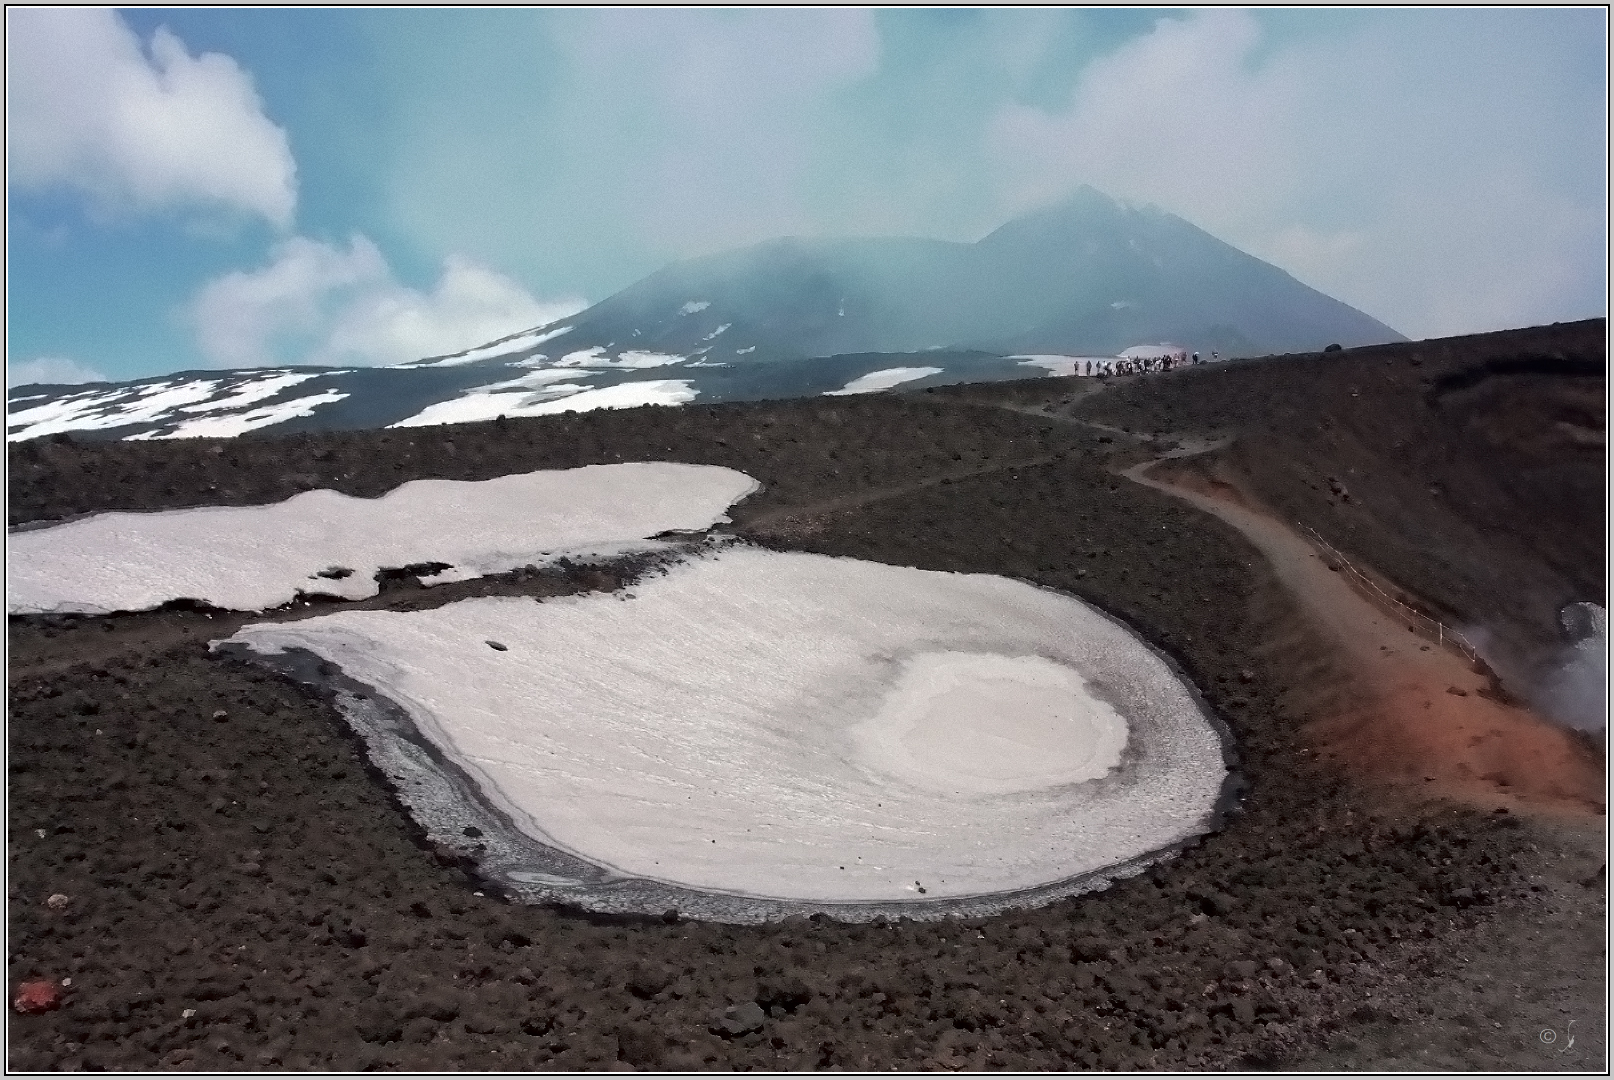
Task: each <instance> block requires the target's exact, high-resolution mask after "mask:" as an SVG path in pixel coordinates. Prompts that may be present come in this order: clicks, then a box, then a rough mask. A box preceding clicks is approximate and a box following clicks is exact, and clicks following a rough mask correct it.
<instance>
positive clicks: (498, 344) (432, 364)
mask: <svg viewBox="0 0 1614 1080" xmlns="http://www.w3.org/2000/svg"><path fill="white" fill-rule="evenodd" d="M570 330H571V327H570V326H557V327H556V328H554V329H553V330H545V329H543V328H542V327H538V328H537V329H533V330H524V331H522V332H521V333H519V334H513V335H511V336H510V337H507V338H501V339H499V340H498V341H494V342H490V343H489V344H487V345H479V346H477V347H476V348H474V349H467V350H465V351H464V352H459V353H454V354H453V355H452V356H444V357H442V358H440V359H437V360H411V361H409V362H408V363H407V364H398V365H396V366H398V367H405V368H439V367H459V366H460V365H461V364H474V363H476V362H477V361H478V360H491V359H493V358H494V357H495V356H508V355H510V354H511V353H516V352H521V351H522V350H523V349H536V348H537V347H538V346H540V345H542V344H543V343H544V342H546V341H549V340H550V339H552V338H558V337H560V336H561V335H562V334H564V333H567V332H569V331H570Z"/></svg>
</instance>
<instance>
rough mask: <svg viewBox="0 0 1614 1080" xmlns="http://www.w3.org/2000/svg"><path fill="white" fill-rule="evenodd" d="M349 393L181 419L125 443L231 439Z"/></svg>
mask: <svg viewBox="0 0 1614 1080" xmlns="http://www.w3.org/2000/svg"><path fill="white" fill-rule="evenodd" d="M277 389H278V388H277ZM264 396H267V395H264ZM348 396H350V395H348V394H346V393H344V392H343V391H341V390H322V391H321V392H319V393H317V394H309V395H307V396H305V397H300V398H292V399H291V400H290V401H277V402H275V403H274V404H273V405H264V406H262V407H260V408H257V409H249V410H247V411H245V412H238V413H230V414H227V415H224V416H199V417H197V418H196V419H194V420H185V421H182V422H181V423H180V424H179V426H178V427H176V428H174V430H173V431H169V432H166V433H159V432H157V431H156V430H152V431H141V432H137V433H136V434H134V435H128V436H125V437H124V442H143V441H146V440H149V439H230V438H234V437H235V436H237V435H241V434H244V433H246V432H248V431H255V430H257V429H258V428H266V427H270V426H272V425H274V424H283V423H285V422H286V421H287V420H294V419H296V418H297V417H299V416H313V415H314V412H315V410H316V409H318V408H319V407H320V406H321V405H329V404H331V403H332V402H335V401H341V400H342V399H343V398H345V397H348Z"/></svg>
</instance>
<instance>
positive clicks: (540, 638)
mask: <svg viewBox="0 0 1614 1080" xmlns="http://www.w3.org/2000/svg"><path fill="white" fill-rule="evenodd" d="M231 642H232V643H237V644H244V645H246V646H248V647H250V648H252V649H254V650H257V651H259V652H261V653H265V654H275V653H279V652H282V651H283V650H285V649H287V648H296V649H304V650H308V651H310V652H312V653H314V654H316V655H318V656H320V657H322V658H324V659H326V660H329V661H331V662H332V663H334V664H336V665H338V666H339V667H340V668H341V669H342V670H343V672H344V673H345V674H346V675H347V676H349V677H351V678H353V679H356V680H358V681H360V682H362V683H365V684H368V685H369V686H371V687H373V688H375V690H376V691H377V692H378V693H380V694H381V695H383V696H385V697H386V698H388V699H390V700H392V701H393V702H395V703H397V704H398V705H399V706H400V707H402V708H403V709H405V710H406V711H407V712H408V713H409V715H410V716H411V718H412V719H413V722H414V724H415V726H416V728H417V729H418V730H419V731H420V732H421V733H422V734H423V735H425V737H426V738H428V739H429V740H431V742H433V743H434V744H435V745H436V746H437V747H438V748H439V749H440V750H441V751H442V752H443V753H444V754H445V755H447V756H448V757H449V758H450V759H451V760H452V761H453V762H455V763H456V764H458V765H459V766H460V767H461V768H463V769H464V770H465V772H466V773H467V774H468V775H469V776H471V777H472V778H473V779H474V780H475V782H476V783H477V785H478V786H479V789H480V791H481V792H482V794H483V796H484V797H485V798H486V799H488V800H489V801H490V802H491V803H492V804H493V805H494V806H495V807H497V808H498V809H499V810H500V811H502V813H503V814H504V815H506V816H507V817H508V819H509V820H511V821H512V822H514V823H515V827H516V828H518V829H520V830H522V831H524V832H526V833H527V834H528V835H530V836H532V837H534V838H536V839H538V840H540V841H542V842H544V843H547V844H549V845H551V846H554V847H558V848H561V849H563V850H565V851H568V852H571V853H573V854H574V855H578V856H581V857H582V858H585V859H587V860H589V861H591V862H593V863H595V864H596V865H599V866H602V867H605V868H607V869H609V870H614V871H616V872H618V873H621V874H623V875H627V876H630V877H641V878H650V879H655V880H659V881H662V882H666V883H672V884H676V885H681V886H686V887H693V888H697V889H702V890H709V891H716V892H723V893H730V894H742V895H748V896H756V897H772V898H779V899H797V900H806V901H812V902H824V903H829V902H859V901H890V900H918V899H921V898H924V899H927V900H936V899H946V898H958V897H965V896H974V895H982V894H992V893H999V892H1003V891H1008V890H1017V889H1023V888H1029V887H1032V886H1037V885H1042V884H1047V883H1052V882H1059V881H1064V880H1067V879H1069V878H1072V877H1074V876H1077V875H1082V874H1087V873H1091V872H1095V871H1102V870H1103V869H1104V868H1106V867H1113V866H1116V865H1118V864H1121V863H1125V862H1127V861H1128V860H1132V859H1135V858H1137V857H1140V856H1143V855H1145V854H1147V853H1150V852H1154V851H1157V850H1160V849H1162V848H1165V847H1168V846H1170V845H1172V844H1174V843H1177V842H1180V841H1182V840H1184V839H1186V838H1188V837H1191V836H1193V835H1196V834H1198V833H1200V832H1203V831H1204V830H1205V829H1206V827H1207V821H1208V818H1209V816H1210V815H1211V813H1212V812H1213V807H1214V804H1215V803H1216V800H1217V798H1218V796H1219V793H1220V791H1221V789H1222V784H1223V781H1224V779H1225V775H1226V770H1225V766H1224V763H1223V756H1222V744H1221V741H1220V738H1219V736H1218V735H1217V733H1216V732H1215V731H1214V730H1213V729H1212V727H1211V725H1210V723H1209V722H1208V720H1207V719H1206V717H1205V715H1204V714H1203V713H1202V712H1201V711H1200V708H1199V707H1198V705H1197V704H1196V702H1195V700H1194V698H1193V696H1192V694H1191V693H1190V691H1189V690H1188V689H1187V687H1186V686H1185V685H1184V684H1183V683H1182V682H1181V681H1180V680H1179V679H1178V678H1177V677H1176V676H1175V675H1174V674H1173V672H1172V670H1171V668H1170V667H1169V666H1168V665H1167V664H1166V662H1165V661H1164V660H1162V659H1161V658H1160V657H1158V656H1157V655H1156V654H1155V653H1154V652H1153V651H1151V650H1150V649H1149V648H1148V647H1146V646H1145V645H1143V644H1142V643H1141V642H1139V641H1138V640H1137V639H1136V638H1135V637H1134V636H1133V635H1132V634H1131V633H1130V632H1129V631H1127V630H1126V629H1125V628H1124V627H1122V626H1121V625H1119V624H1118V623H1116V622H1114V621H1113V620H1111V619H1109V618H1108V617H1106V616H1104V615H1102V614H1101V613H1099V612H1097V611H1095V610H1093V609H1092V608H1090V607H1088V606H1087V605H1085V604H1083V603H1081V602H1080V601H1078V600H1075V599H1073V598H1071V597H1068V596H1064V595H1061V594H1059V593H1055V592H1053V591H1051V590H1046V589H1040V588H1036V587H1034V586H1031V585H1027V584H1024V583H1021V582H1015V581H1011V580H1008V579H1006V578H1001V577H993V576H987V575H965V574H950V573H939V572H934V571H923V570H915V569H909V568H904V567H894V566H884V565H880V564H876V563H869V562H862V561H859V560H853V559H841V558H830V557H826V556H820V555H807V554H800V553H776V552H768V551H762V550H758V549H754V548H749V547H744V546H736V547H729V548H725V549H722V551H721V553H720V554H717V555H711V554H708V555H707V556H705V557H701V558H696V559H693V560H689V561H685V562H682V563H679V564H676V565H674V566H673V567H671V568H670V569H669V570H668V571H667V572H666V573H665V574H664V575H662V576H653V577H651V578H649V579H647V580H644V581H642V582H640V583H638V584H636V585H634V586H633V587H632V588H631V590H630V591H626V592H622V593H619V594H601V593H595V594H588V595H585V596H575V597H561V598H554V599H550V600H546V601H544V602H541V603H540V602H537V601H535V600H532V599H530V598H524V597H498V598H481V599H474V600H465V601H459V602H456V603H452V604H448V605H445V606H443V607H440V608H436V609H433V610H429V611H417V612H395V611H347V612H340V613H336V614H332V615H326V616H320V617H317V618H312V619H305V620H299V621H296V622H282V623H275V624H257V625H252V626H248V627H245V628H244V629H242V630H241V631H240V632H239V633H238V634H237V635H236V636H235V637H234V638H232V639H231ZM516 876H517V877H519V875H516Z"/></svg>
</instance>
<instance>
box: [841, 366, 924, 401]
mask: <svg viewBox="0 0 1614 1080" xmlns="http://www.w3.org/2000/svg"><path fill="white" fill-rule="evenodd" d="M941 372H942V369H941V368H939V367H895V368H885V369H883V370H881V371H871V372H869V373H868V374H867V375H859V376H858V377H857V378H855V379H853V380H852V381H851V382H849V383H847V384H846V385H845V386H843V387H841V388H840V389H839V390H829V391H826V392H825V394H824V396H825V397H839V396H842V395H845V394H872V393H874V392H875V391H877V390H889V389H891V388H892V387H893V386H898V385H900V384H902V383H905V382H913V381H914V380H915V379H923V378H925V377H927V376H930V375H940V374H941Z"/></svg>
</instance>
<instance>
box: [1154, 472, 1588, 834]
mask: <svg viewBox="0 0 1614 1080" xmlns="http://www.w3.org/2000/svg"><path fill="white" fill-rule="evenodd" d="M1193 453H1194V449H1193V447H1189V446H1185V447H1184V448H1183V449H1181V450H1179V451H1177V452H1174V453H1173V454H1171V455H1167V456H1168V457H1177V458H1182V457H1188V456H1191V455H1192V454H1193ZM1162 460H1164V459H1157V460H1155V461H1149V462H1143V463H1141V464H1139V465H1134V466H1133V467H1131V468H1129V469H1127V470H1125V472H1124V473H1123V475H1125V476H1127V477H1128V478H1130V479H1132V480H1135V481H1137V482H1138V483H1140V484H1144V485H1146V486H1148V487H1152V488H1154V489H1156V490H1157V491H1162V492H1164V493H1166V494H1169V495H1172V496H1174V497H1176V498H1179V499H1182V500H1184V501H1186V502H1188V503H1190V504H1192V505H1193V506H1195V507H1197V508H1199V509H1200V510H1203V511H1205V512H1206V513H1209V514H1214V515H1215V516H1216V517H1218V518H1221V519H1222V520H1223V521H1225V522H1227V523H1228V524H1229V525H1232V526H1233V527H1234V528H1236V529H1238V530H1239V531H1240V532H1241V533H1243V534H1244V536H1245V537H1246V538H1248V539H1249V540H1250V542H1251V543H1253V544H1254V545H1255V546H1256V547H1257V548H1258V549H1259V550H1260V551H1261V553H1262V554H1263V555H1265V556H1266V558H1267V560H1268V562H1270V563H1271V565H1272V568H1273V570H1274V571H1275V573H1276V574H1277V576H1278V578H1279V580H1280V581H1281V582H1282V583H1283V584H1284V586H1285V587H1286V588H1287V589H1288V590H1289V591H1290V592H1291V593H1292V594H1293V595H1294V596H1295V597H1296V598H1297V599H1298V600H1299V601H1300V603H1301V605H1302V607H1303V609H1304V610H1305V612H1306V613H1307V614H1308V615H1309V616H1310V617H1311V618H1312V619H1313V620H1314V621H1315V622H1316V623H1317V624H1318V625H1319V626H1320V627H1321V628H1322V629H1324V630H1325V631H1326V632H1327V633H1328V634H1329V636H1330V637H1331V638H1332V639H1333V640H1334V641H1335V642H1336V643H1337V644H1338V645H1339V647H1340V649H1341V650H1342V652H1343V653H1344V655H1345V656H1347V657H1349V659H1350V661H1351V663H1352V666H1353V667H1354V668H1355V670H1356V672H1357V673H1358V676H1359V677H1358V682H1359V684H1360V694H1359V695H1358V696H1359V697H1360V699H1361V700H1360V704H1358V705H1356V706H1354V707H1349V708H1347V709H1345V710H1344V711H1343V712H1340V713H1337V714H1335V715H1325V716H1323V717H1322V718H1320V719H1316V720H1313V721H1312V722H1311V724H1310V725H1309V731H1310V733H1311V738H1310V739H1309V740H1308V743H1309V746H1308V749H1309V751H1310V752H1311V753H1313V754H1318V755H1322V756H1323V757H1324V758H1327V759H1332V760H1334V761H1336V762H1337V763H1338V764H1340V765H1342V766H1345V767H1347V768H1350V769H1352V770H1353V771H1359V772H1361V773H1362V774H1364V775H1366V776H1369V777H1372V778H1375V779H1380V780H1386V781H1390V782H1392V783H1393V784H1395V785H1396V786H1397V787H1400V788H1402V789H1404V790H1408V791H1411V792H1413V793H1415V794H1421V795H1440V796H1445V797H1449V798H1454V799H1457V800H1459V801H1463V802H1467V803H1470V804H1472V805H1477V806H1482V807H1509V808H1514V809H1522V810H1534V811H1545V812H1550V813H1560V814H1569V815H1571V816H1583V815H1591V816H1596V815H1599V814H1601V813H1602V810H1603V807H1602V801H1603V791H1604V787H1603V775H1602V769H1601V767H1600V764H1599V763H1597V762H1595V761H1593V760H1592V758H1591V756H1590V755H1589V754H1587V753H1586V751H1585V749H1584V748H1583V747H1581V746H1579V745H1578V744H1577V743H1576V742H1575V740H1574V739H1573V737H1572V736H1571V735H1569V734H1568V733H1567V732H1565V731H1564V730H1563V729H1562V728H1560V727H1557V726H1556V725H1553V724H1550V723H1548V722H1546V721H1545V720H1543V719H1541V718H1540V717H1538V716H1536V715H1535V714H1534V713H1531V712H1529V711H1527V710H1525V709H1521V708H1516V707H1514V706H1512V705H1508V704H1504V703H1502V702H1500V701H1497V700H1493V699H1492V698H1490V697H1487V696H1482V692H1487V691H1488V689H1489V685H1488V684H1489V679H1488V678H1487V677H1486V676H1484V675H1481V674H1477V673H1476V672H1475V670H1474V669H1473V667H1472V666H1471V665H1470V664H1469V663H1468V662H1467V661H1466V660H1464V659H1463V658H1462V657H1460V656H1458V655H1457V654H1455V653H1453V652H1449V651H1447V650H1444V649H1441V648H1439V647H1437V646H1435V645H1432V644H1430V643H1429V642H1428V641H1426V640H1424V639H1423V638H1422V637H1420V636H1419V635H1418V634H1417V633H1415V632H1412V631H1411V630H1410V629H1409V627H1408V626H1407V625H1406V624H1405V623H1404V622H1402V621H1400V620H1398V619H1396V618H1395V617H1393V616H1392V615H1390V614H1387V613H1386V612H1384V611H1381V610H1380V609H1379V608H1378V607H1376V606H1374V605H1373V604H1372V603H1370V602H1368V601H1367V600H1366V599H1364V598H1363V597H1362V596H1361V595H1360V594H1359V593H1358V592H1356V591H1355V590H1354V589H1352V588H1351V586H1350V585H1349V584H1348V582H1347V579H1346V577H1345V575H1344V574H1342V573H1339V572H1337V571H1335V570H1333V569H1331V568H1330V566H1329V564H1328V562H1327V561H1325V560H1324V558H1323V557H1322V556H1320V555H1319V554H1318V552H1317V550H1316V549H1315V548H1313V547H1312V545H1311V544H1310V543H1308V542H1307V541H1306V540H1305V539H1303V538H1302V537H1301V536H1300V535H1299V534H1298V533H1297V532H1296V531H1295V530H1293V529H1291V528H1290V527H1289V526H1288V525H1287V524H1285V523H1283V522H1281V521H1278V520H1277V519H1276V518H1274V517H1273V516H1271V515H1270V514H1268V513H1266V512H1265V511H1264V510H1262V509H1261V508H1260V507H1259V506H1257V505H1256V504H1255V503H1254V502H1253V501H1252V500H1251V499H1250V498H1249V497H1248V496H1247V495H1246V494H1245V493H1243V492H1242V491H1240V490H1239V488H1238V487H1237V486H1236V485H1235V484H1234V483H1232V482H1231V481H1230V480H1229V479H1227V478H1217V477H1214V476H1205V475H1201V474H1198V473H1194V472H1190V471H1188V470H1180V471H1178V472H1177V473H1176V475H1173V476H1171V477H1170V478H1169V479H1163V478H1162V477H1161V476H1160V475H1159V473H1160V470H1159V469H1157V466H1159V465H1160V464H1161V461H1162Z"/></svg>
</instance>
